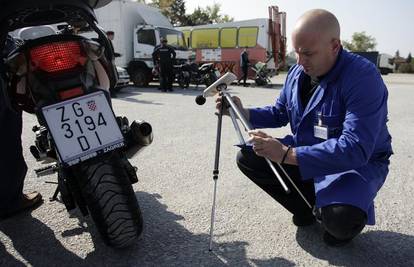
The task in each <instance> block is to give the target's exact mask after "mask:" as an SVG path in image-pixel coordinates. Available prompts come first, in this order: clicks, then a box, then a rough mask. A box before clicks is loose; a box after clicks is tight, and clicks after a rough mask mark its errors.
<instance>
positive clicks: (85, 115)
mask: <svg viewBox="0 0 414 267" xmlns="http://www.w3.org/2000/svg"><path fill="white" fill-rule="evenodd" d="M42 112H43V115H44V117H45V119H46V122H47V125H48V128H49V131H50V133H51V134H52V137H53V140H54V142H55V145H56V147H57V150H58V153H59V157H60V161H61V162H63V163H65V164H67V165H69V166H71V165H74V164H77V163H79V162H81V161H84V160H86V159H89V158H92V157H95V156H97V155H98V154H101V153H105V152H108V151H111V150H114V149H116V148H119V147H122V146H124V138H123V136H122V133H121V131H120V129H119V126H118V124H117V122H116V120H115V116H114V114H113V112H112V109H111V108H110V106H109V103H108V100H107V99H106V97H105V95H104V93H103V92H95V93H92V94H89V95H85V96H81V97H78V98H74V99H70V100H67V101H64V102H60V103H57V104H53V105H50V106H47V107H44V108H43V109H42Z"/></svg>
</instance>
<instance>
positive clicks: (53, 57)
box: [30, 41, 87, 73]
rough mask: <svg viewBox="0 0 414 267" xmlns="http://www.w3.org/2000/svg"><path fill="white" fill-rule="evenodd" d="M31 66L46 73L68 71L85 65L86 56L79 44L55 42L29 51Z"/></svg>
mask: <svg viewBox="0 0 414 267" xmlns="http://www.w3.org/2000/svg"><path fill="white" fill-rule="evenodd" d="M30 59H31V65H32V67H33V68H34V69H40V70H43V71H45V72H48V73H56V72H62V71H68V70H72V69H74V68H76V67H77V66H78V65H81V66H83V65H85V63H86V60H87V58H86V56H85V53H84V52H83V49H82V46H81V44H80V43H79V42H76V41H69V42H56V43H49V44H45V45H41V46H38V47H34V48H32V49H31V50H30Z"/></svg>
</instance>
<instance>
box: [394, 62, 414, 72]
mask: <svg viewBox="0 0 414 267" xmlns="http://www.w3.org/2000/svg"><path fill="white" fill-rule="evenodd" d="M398 72H399V73H414V64H412V63H402V64H401V65H400V66H399V67H398Z"/></svg>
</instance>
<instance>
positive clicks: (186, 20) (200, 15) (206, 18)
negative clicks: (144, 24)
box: [151, 0, 234, 26]
mask: <svg viewBox="0 0 414 267" xmlns="http://www.w3.org/2000/svg"><path fill="white" fill-rule="evenodd" d="M151 5H152V6H154V7H157V8H159V9H160V10H161V13H162V14H163V15H164V16H166V17H167V18H168V19H169V20H170V21H171V23H172V24H173V25H174V26H194V25H203V24H211V23H222V22H230V21H233V20H234V19H233V18H232V17H230V16H228V15H221V14H220V4H213V5H211V6H207V7H206V8H201V7H197V8H196V9H195V10H194V12H193V13H192V14H189V15H186V14H185V13H186V10H185V0H153V1H152V3H151Z"/></svg>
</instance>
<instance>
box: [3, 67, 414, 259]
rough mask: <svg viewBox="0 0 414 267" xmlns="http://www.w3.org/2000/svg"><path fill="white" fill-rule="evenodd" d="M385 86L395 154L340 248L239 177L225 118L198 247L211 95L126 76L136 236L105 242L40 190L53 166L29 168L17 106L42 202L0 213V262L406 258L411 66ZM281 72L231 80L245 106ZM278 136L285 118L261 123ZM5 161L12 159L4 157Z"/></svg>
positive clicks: (29, 185)
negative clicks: (114, 244)
mask: <svg viewBox="0 0 414 267" xmlns="http://www.w3.org/2000/svg"><path fill="white" fill-rule="evenodd" d="M384 80H385V82H386V83H387V86H388V89H389V111H390V114H389V128H390V131H391V134H392V136H393V147H394V151H395V155H394V156H393V157H392V158H391V161H392V163H391V167H390V174H389V176H388V179H387V181H386V183H385V185H384V186H383V188H382V189H381V191H380V192H379V195H378V197H377V198H376V208H377V209H376V211H377V224H376V225H375V226H372V227H366V228H365V229H364V231H363V233H362V234H361V235H360V236H358V237H357V238H355V240H354V241H353V242H352V243H351V244H350V245H348V246H347V247H344V248H329V247H327V246H326V245H324V243H323V242H322V230H321V228H320V227H319V226H311V227H306V228H303V229H297V228H296V227H295V226H294V225H293V224H292V223H291V216H290V215H289V213H288V212H287V211H285V210H284V209H282V208H281V207H280V206H279V205H278V204H277V203H276V202H275V201H274V200H273V199H272V198H270V197H269V196H267V195H266V194H265V193H264V192H262V191H261V190H260V189H259V188H257V187H256V186H255V185H254V184H253V183H252V182H250V181H249V180H248V179H247V178H246V177H244V176H243V175H242V174H241V173H240V172H239V170H238V169H237V166H236V165H235V155H236V153H237V149H236V148H235V147H234V144H235V143H237V142H238V139H237V136H236V134H235V132H234V129H233V125H232V124H231V121H230V119H229V118H226V119H225V120H224V122H223V134H222V149H221V160H220V176H219V181H218V193H217V197H218V199H217V211H216V228H215V235H214V237H215V238H214V249H213V252H209V251H208V243H209V235H208V233H209V227H210V212H211V203H212V194H213V180H212V169H213V160H214V147H215V135H216V116H214V99H213V98H210V99H208V100H207V103H206V104H205V105H204V106H198V105H196V104H195V102H194V99H195V96H196V95H197V94H199V93H200V91H201V88H200V89H195V88H190V89H189V90H181V89H176V90H175V91H174V92H172V93H161V92H160V91H158V90H156V88H155V87H154V88H146V89H137V88H133V87H129V88H125V89H123V91H122V92H121V93H119V98H117V99H114V101H113V102H114V107H115V112H116V113H117V114H118V115H125V116H128V117H129V118H130V119H144V120H147V121H148V122H150V123H151V124H152V125H153V128H154V135H155V139H154V142H153V144H152V145H151V146H150V147H148V148H147V149H145V150H144V151H143V152H142V153H140V154H139V155H137V156H136V157H135V158H133V159H132V163H133V165H136V166H137V167H138V169H139V173H138V175H139V179H140V181H139V183H138V184H136V185H134V190H135V192H136V196H137V199H138V200H139V203H140V205H141V209H142V211H143V216H144V220H145V230H144V234H143V236H142V238H141V240H139V242H137V244H136V245H134V246H132V247H130V248H128V249H124V250H122V251H119V250H113V249H110V248H108V247H106V246H105V245H104V244H103V243H102V242H101V240H100V239H99V237H97V233H96V230H95V228H94V226H93V225H91V221H90V220H89V219H86V223H89V224H90V225H89V226H86V225H85V222H83V220H82V223H80V221H79V218H80V215H79V213H73V214H68V213H67V212H66V210H65V207H64V206H63V204H61V203H58V202H49V201H48V200H47V199H48V197H50V196H52V194H53V192H54V189H55V188H54V185H52V184H46V183H45V181H54V180H55V177H54V176H48V177H44V178H36V177H35V174H34V172H33V169H34V168H36V167H40V166H41V165H40V164H39V163H37V162H36V161H35V160H34V159H33V157H32V156H31V155H30V153H29V149H28V147H29V145H31V143H32V142H33V139H34V136H33V134H32V132H31V130H30V129H31V127H32V126H33V125H34V123H35V118H34V117H33V116H30V115H25V116H24V133H23V146H24V152H25V158H26V160H27V164H28V166H29V172H28V174H27V178H26V185H25V190H26V191H31V190H38V191H40V192H41V193H42V194H43V196H44V197H45V198H46V202H45V203H44V204H43V205H42V206H41V207H40V208H38V209H37V210H35V211H33V212H32V213H31V214H22V215H19V216H16V217H14V218H12V219H9V220H4V221H0V266H22V265H29V266H296V265H297V266H330V265H333V266H414V226H413V220H414V215H413V213H414V197H413V195H414V182H413V178H414V169H413V166H414V152H413V149H414V104H413V103H412V101H413V99H414V75H400V74H391V75H388V76H384ZM283 81H284V75H280V76H278V77H275V78H274V80H273V82H274V83H275V85H274V86H273V87H272V88H253V87H248V88H243V87H237V86H234V87H232V88H233V89H232V92H233V95H238V96H240V97H241V98H242V100H244V103H245V105H246V106H262V105H266V104H271V103H272V102H273V101H274V98H275V97H276V96H277V95H278V93H279V91H280V88H281V85H282V84H283ZM268 132H269V133H271V134H272V135H273V136H283V135H285V134H286V133H288V129H287V128H286V129H276V130H274V129H273V130H269V131H268ZM11 167H12V166H11Z"/></svg>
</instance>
